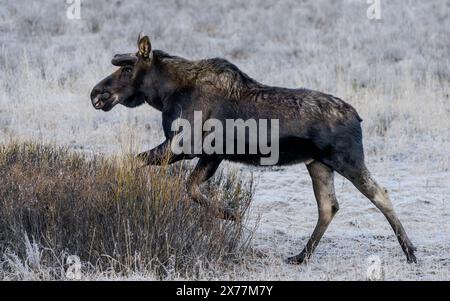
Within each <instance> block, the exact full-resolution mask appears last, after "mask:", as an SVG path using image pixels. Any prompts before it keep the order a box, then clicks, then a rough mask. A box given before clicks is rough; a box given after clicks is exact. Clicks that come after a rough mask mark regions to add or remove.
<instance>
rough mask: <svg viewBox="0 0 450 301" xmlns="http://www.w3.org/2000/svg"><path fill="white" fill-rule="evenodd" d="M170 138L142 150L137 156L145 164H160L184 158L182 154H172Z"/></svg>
mask: <svg viewBox="0 0 450 301" xmlns="http://www.w3.org/2000/svg"><path fill="white" fill-rule="evenodd" d="M170 143H171V140H170V139H167V140H165V141H164V142H163V143H161V144H160V145H158V146H157V147H155V148H153V149H151V150H149V151H146V152H142V153H140V154H138V155H137V158H138V159H140V160H142V161H143V162H145V165H161V164H163V163H167V164H172V163H175V162H177V161H180V160H182V159H186V158H185V156H184V155H182V154H180V155H177V154H174V153H173V152H172V150H171V148H170Z"/></svg>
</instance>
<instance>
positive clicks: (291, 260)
mask: <svg viewBox="0 0 450 301" xmlns="http://www.w3.org/2000/svg"><path fill="white" fill-rule="evenodd" d="M284 262H285V263H287V264H295V265H300V264H302V263H304V262H305V257H304V256H303V255H300V254H299V255H295V256H291V257H288V258H286V259H285V260H284Z"/></svg>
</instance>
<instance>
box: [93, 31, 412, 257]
mask: <svg viewBox="0 0 450 301" xmlns="http://www.w3.org/2000/svg"><path fill="white" fill-rule="evenodd" d="M112 64H113V65H115V66H118V67H120V68H118V69H117V70H116V71H115V72H114V73H112V74H111V75H109V76H108V77H106V78H105V79H104V80H102V81H101V82H100V83H98V84H97V85H96V86H95V87H94V89H93V90H92V92H91V100H92V104H93V106H94V107H95V109H98V110H103V111H105V112H107V111H109V110H111V109H112V108H113V107H114V106H115V105H117V104H122V105H124V106H126V107H130V108H133V107H137V106H139V105H141V104H144V103H147V104H149V105H150V106H152V107H154V108H156V109H157V110H159V111H161V112H162V126H163V130H164V134H165V138H166V140H165V141H164V142H163V143H161V144H160V145H158V146H157V147H155V148H154V149H152V150H149V151H147V152H143V153H141V154H139V155H138V157H139V158H141V159H142V160H144V161H145V163H146V164H148V165H160V164H163V162H168V163H169V164H171V163H174V162H177V161H179V160H183V159H193V158H198V159H199V160H198V163H197V165H196V167H195V169H194V170H193V172H192V174H191V175H190V177H189V180H188V183H187V185H186V187H187V191H188V193H189V195H190V196H191V197H192V199H193V200H194V201H196V202H198V203H200V204H202V205H205V206H208V204H209V202H208V199H207V197H206V196H204V195H203V194H202V192H201V191H200V185H201V184H202V183H203V182H205V181H207V180H208V179H209V178H210V177H211V176H212V175H213V174H214V173H215V171H216V170H217V168H218V166H219V165H220V163H221V161H222V160H229V161H235V162H241V163H247V164H256V165H257V164H258V162H259V161H258V160H259V159H260V157H262V156H263V154H262V153H260V152H258V153H257V154H253V153H252V154H250V153H244V154H242V153H241V154H228V153H227V154H221V153H214V154H206V153H204V152H202V153H200V154H188V153H181V154H177V153H175V152H173V151H172V149H171V144H172V142H173V141H172V140H173V139H174V137H175V135H176V134H177V132H176V131H173V130H172V123H173V122H174V121H175V120H177V119H178V118H183V119H185V120H189V121H194V120H193V118H194V112H195V111H201V112H202V118H203V119H202V120H206V119H211V118H214V119H217V120H220V121H221V122H223V123H225V121H226V120H228V119H234V120H236V119H242V120H249V119H253V120H257V121H259V120H278V121H279V160H278V162H277V165H286V164H295V163H305V164H306V166H307V169H308V172H309V174H310V176H311V179H312V184H313V189H314V195H315V198H316V201H317V206H318V211H319V213H318V221H317V225H316V227H315V229H314V231H313V233H312V235H311V237H310V239H309V240H308V242H307V244H306V246H305V248H304V249H303V251H302V252H301V253H300V254H298V255H295V256H292V257H289V258H288V259H287V262H288V263H294V264H299V263H302V262H303V261H305V260H307V259H308V258H309V257H310V256H311V254H312V253H313V252H314V249H315V248H316V246H317V244H318V243H319V241H320V239H321V237H322V235H323V234H324V232H325V230H326V229H327V227H328V225H329V224H330V222H331V220H332V219H333V217H334V215H335V214H336V212H337V211H338V209H339V205H338V201H337V199H336V195H335V190H334V183H333V178H334V172H335V171H336V172H338V173H339V174H341V175H342V176H344V177H345V178H347V179H348V180H349V181H350V182H352V183H353V185H354V186H355V187H356V188H357V189H358V190H359V191H360V192H361V193H362V194H363V195H365V196H366V197H367V198H368V199H369V200H370V201H371V202H372V203H373V204H374V205H375V206H376V207H377V208H378V209H379V210H380V211H381V212H382V213H383V214H384V216H385V217H386V219H387V220H388V222H389V224H390V225H391V227H392V229H393V230H394V233H395V235H396V237H397V239H398V241H399V243H400V246H401V248H402V250H403V252H404V253H405V255H406V258H407V261H408V262H416V257H415V256H414V251H415V248H414V246H413V244H412V243H411V241H410V240H409V238H408V236H407V234H406V232H405V230H404V228H403V226H402V224H401V222H400V220H399V219H398V217H397V215H396V213H395V212H394V208H393V206H392V203H391V201H390V200H389V197H388V193H387V191H386V189H384V188H383V187H381V186H380V185H378V184H377V183H376V181H375V180H374V179H373V177H372V176H371V174H370V172H369V170H368V169H367V167H366V165H365V163H364V151H363V144H362V131H361V125H360V123H361V121H362V120H361V118H360V117H359V116H358V113H357V112H356V111H355V109H354V108H353V107H352V106H350V105H349V104H347V103H345V102H344V101H342V100H341V99H339V98H336V97H334V96H331V95H328V94H324V93H321V92H317V91H312V90H307V89H287V88H279V87H270V86H266V85H263V84H261V83H259V82H257V81H255V80H253V79H252V78H250V77H249V76H248V75H246V74H245V73H243V72H242V71H241V70H239V69H238V68H237V67H236V66H235V65H233V64H231V63H230V62H228V61H227V60H224V59H220V58H214V59H205V60H197V61H191V60H187V59H184V58H181V57H176V56H171V55H169V54H167V53H165V52H162V51H159V50H152V47H151V44H150V39H149V38H148V37H147V36H141V35H140V36H139V39H138V51H137V52H136V53H131V54H119V55H115V56H114V58H113V59H112ZM224 128H225V126H224ZM205 135H206V133H205ZM227 135H228V134H227ZM248 136H249V134H248V133H246V137H247V138H248ZM210 207H214V206H210ZM216 213H217V214H218V215H219V216H220V217H222V218H225V219H231V220H233V219H235V218H236V216H235V213H234V211H233V210H231V209H230V208H221V209H217V212H216Z"/></svg>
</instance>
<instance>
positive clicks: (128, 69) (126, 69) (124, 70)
mask: <svg viewBox="0 0 450 301" xmlns="http://www.w3.org/2000/svg"><path fill="white" fill-rule="evenodd" d="M122 71H123V72H125V73H131V72H132V71H133V68H131V67H124V68H123V70H122Z"/></svg>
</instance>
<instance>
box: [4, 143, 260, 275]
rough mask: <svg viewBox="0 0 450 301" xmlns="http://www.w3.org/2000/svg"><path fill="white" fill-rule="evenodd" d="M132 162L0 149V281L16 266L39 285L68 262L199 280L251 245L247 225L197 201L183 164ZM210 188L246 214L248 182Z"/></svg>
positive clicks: (230, 180) (59, 151) (26, 147)
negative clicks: (69, 258) (74, 259)
mask: <svg viewBox="0 0 450 301" xmlns="http://www.w3.org/2000/svg"><path fill="white" fill-rule="evenodd" d="M138 163H139V162H135V161H134V160H133V159H131V158H128V159H125V160H121V161H118V160H114V159H111V158H105V157H101V156H94V157H91V158H88V157H86V155H83V154H77V153H73V152H70V151H68V150H67V149H64V148H54V147H51V146H43V145H36V144H9V145H6V146H0V179H1V185H0V255H1V256H2V265H3V266H1V267H0V271H1V273H2V274H3V275H2V278H4V279H5V278H11V275H13V274H14V269H18V268H17V267H18V266H20V269H24V270H26V271H28V272H30V271H31V272H33V271H34V272H35V273H34V275H38V276H37V278H38V279H42V278H45V279H61V278H64V270H65V268H64V267H65V261H66V258H67V256H68V255H77V256H79V257H80V258H81V260H82V262H83V271H84V272H85V273H89V272H99V271H102V272H104V273H114V274H115V275H118V274H119V275H127V274H130V273H134V272H142V271H149V270H150V271H151V272H152V273H154V274H155V275H157V277H160V278H163V279H167V278H174V277H190V278H195V277H196V274H198V273H201V272H202V271H199V268H202V269H205V268H208V267H210V268H211V269H212V266H216V267H217V266H218V265H220V266H222V267H223V266H224V265H226V264H227V263H233V262H235V261H236V260H238V259H239V257H240V256H241V255H242V253H243V252H245V251H246V248H247V247H248V245H249V241H250V238H251V231H245V229H246V227H245V219H243V218H240V219H239V220H238V221H236V222H230V221H223V220H219V219H216V218H214V217H213V216H212V213H211V210H208V209H205V208H203V207H199V206H197V205H195V204H193V203H192V201H191V200H190V199H189V198H188V197H187V195H186V193H185V191H184V181H185V177H186V175H187V172H188V168H186V167H185V166H184V165H182V164H178V165H175V166H173V167H168V166H167V167H150V168H148V167H145V168H139V167H138ZM209 188H210V189H209V190H210V191H209V193H211V194H212V197H211V200H213V201H214V202H216V203H217V204H224V203H228V204H229V206H233V207H234V208H236V210H238V212H239V216H241V217H243V216H244V214H245V213H246V211H247V209H248V207H249V204H250V201H251V198H252V191H253V189H252V183H251V181H243V180H240V177H238V176H236V175H235V174H230V175H227V176H226V175H224V174H221V175H219V176H217V177H216V178H215V179H213V180H212V184H210V185H209ZM33 254H34V255H33ZM30 257H34V258H30ZM42 267H46V268H47V270H46V272H42V271H43V269H42ZM48 268H50V269H48ZM39 273H41V274H39ZM21 274H23V273H22V272H21ZM23 277H24V276H23V275H22V276H18V277H16V278H23ZM12 278H14V277H12ZM34 278H36V276H34Z"/></svg>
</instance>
